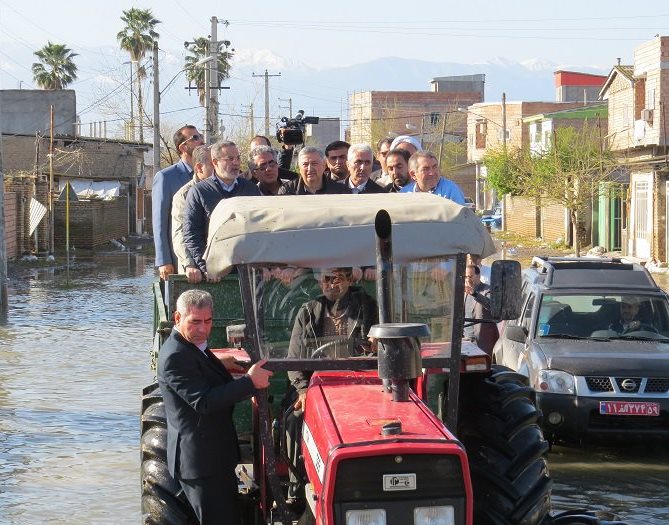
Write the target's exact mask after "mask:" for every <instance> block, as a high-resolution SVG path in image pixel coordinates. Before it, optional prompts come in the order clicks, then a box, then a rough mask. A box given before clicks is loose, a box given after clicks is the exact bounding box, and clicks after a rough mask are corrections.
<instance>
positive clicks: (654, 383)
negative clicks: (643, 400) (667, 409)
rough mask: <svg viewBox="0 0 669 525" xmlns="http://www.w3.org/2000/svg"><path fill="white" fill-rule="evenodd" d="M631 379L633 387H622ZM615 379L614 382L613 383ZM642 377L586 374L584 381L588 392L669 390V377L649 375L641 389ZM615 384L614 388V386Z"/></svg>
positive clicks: (625, 392) (646, 392)
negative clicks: (644, 386)
mask: <svg viewBox="0 0 669 525" xmlns="http://www.w3.org/2000/svg"><path fill="white" fill-rule="evenodd" d="M626 380H631V381H633V382H634V385H635V386H634V388H632V389H631V390H628V389H627V388H624V385H623V382H625V381H626ZM614 381H615V383H614ZM642 381H643V378H642V377H629V376H621V377H604V376H586V377H585V383H586V385H587V386H588V389H589V390H590V392H615V391H616V390H617V391H618V392H621V393H623V394H639V393H641V394H666V393H668V392H669V377H649V378H648V379H647V380H646V388H645V389H643V390H642V389H641V383H642ZM614 385H615V388H614Z"/></svg>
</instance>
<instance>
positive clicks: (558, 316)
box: [493, 257, 669, 442]
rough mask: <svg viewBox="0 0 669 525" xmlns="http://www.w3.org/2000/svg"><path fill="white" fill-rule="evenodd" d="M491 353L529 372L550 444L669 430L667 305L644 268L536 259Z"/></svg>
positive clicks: (601, 261) (615, 262)
mask: <svg viewBox="0 0 669 525" xmlns="http://www.w3.org/2000/svg"><path fill="white" fill-rule="evenodd" d="M521 293H522V295H523V309H522V312H521V315H520V317H519V318H518V319H516V320H515V321H510V322H507V323H506V325H505V326H504V327H503V329H502V331H501V334H500V338H499V340H498V341H497V343H496V345H495V348H494V350H493V359H494V361H495V362H497V363H498V364H501V365H504V366H506V367H509V368H511V369H513V370H516V371H518V372H520V373H521V374H523V375H525V376H527V377H528V378H529V381H530V384H531V385H532V387H533V388H534V390H535V391H536V393H537V401H538V404H539V406H540V408H541V410H542V411H543V429H544V433H545V435H546V437H547V438H549V439H551V440H552V441H556V440H561V441H577V442H578V441H582V440H583V439H585V438H587V437H610V436H616V435H626V436H661V437H667V436H669V301H668V299H667V295H666V294H665V292H664V291H663V290H661V289H660V288H659V287H658V286H657V285H656V284H655V282H654V281H653V278H652V277H651V276H650V274H649V273H648V272H647V271H646V269H645V268H643V267H642V266H641V265H639V264H636V263H630V262H627V261H624V260H621V259H587V258H565V257H535V258H534V259H533V260H532V264H531V266H530V268H529V269H528V270H525V271H524V272H523V283H522V289H521Z"/></svg>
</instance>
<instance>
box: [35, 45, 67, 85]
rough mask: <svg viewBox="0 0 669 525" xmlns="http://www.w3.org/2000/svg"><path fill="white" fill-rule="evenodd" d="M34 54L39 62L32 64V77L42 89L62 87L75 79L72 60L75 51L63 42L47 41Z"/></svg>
mask: <svg viewBox="0 0 669 525" xmlns="http://www.w3.org/2000/svg"><path fill="white" fill-rule="evenodd" d="M35 56H36V57H37V58H39V62H35V63H34V64H33V78H34V80H35V83H36V84H37V85H38V86H39V87H41V88H42V89H63V88H65V87H66V86H67V85H68V84H71V83H72V82H74V81H75V80H76V79H77V66H76V65H75V64H74V62H73V60H72V59H73V58H74V57H76V56H77V53H73V52H72V50H71V49H70V48H68V47H66V46H65V44H52V43H51V42H47V45H45V46H44V47H43V48H42V49H40V50H39V51H35Z"/></svg>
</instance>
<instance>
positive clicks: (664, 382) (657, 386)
mask: <svg viewBox="0 0 669 525" xmlns="http://www.w3.org/2000/svg"><path fill="white" fill-rule="evenodd" d="M667 390H669V378H667V377H650V378H648V383H646V393H651V392H652V393H654V394H664V393H666V392H667Z"/></svg>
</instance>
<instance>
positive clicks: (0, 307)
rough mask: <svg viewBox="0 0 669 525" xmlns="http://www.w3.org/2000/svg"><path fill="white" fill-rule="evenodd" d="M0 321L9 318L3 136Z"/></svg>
mask: <svg viewBox="0 0 669 525" xmlns="http://www.w3.org/2000/svg"><path fill="white" fill-rule="evenodd" d="M0 210H2V211H0V321H4V320H5V319H7V311H8V310H9V305H8V304H7V302H8V300H9V294H8V293H7V247H6V244H5V213H4V211H5V173H4V172H3V171H2V137H1V136H0Z"/></svg>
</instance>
